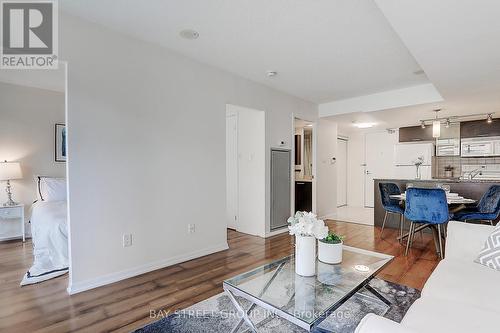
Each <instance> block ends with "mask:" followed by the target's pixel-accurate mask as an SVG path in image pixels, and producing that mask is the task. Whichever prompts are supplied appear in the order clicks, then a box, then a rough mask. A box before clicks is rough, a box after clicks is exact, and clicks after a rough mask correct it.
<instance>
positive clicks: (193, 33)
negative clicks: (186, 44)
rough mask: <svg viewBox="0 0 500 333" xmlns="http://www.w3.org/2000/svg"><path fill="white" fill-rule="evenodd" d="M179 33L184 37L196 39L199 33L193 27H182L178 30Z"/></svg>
mask: <svg viewBox="0 0 500 333" xmlns="http://www.w3.org/2000/svg"><path fill="white" fill-rule="evenodd" d="M179 35H180V36H181V37H182V38H184V39H198V37H200V33H199V32H198V31H196V30H193V29H184V30H181V32H179Z"/></svg>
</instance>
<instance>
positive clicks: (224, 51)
mask: <svg viewBox="0 0 500 333" xmlns="http://www.w3.org/2000/svg"><path fill="white" fill-rule="evenodd" d="M60 7H61V8H62V10H64V11H66V12H69V13H71V14H73V15H76V16H79V17H82V18H85V19H87V20H90V21H93V22H96V23H99V24H101V25H104V26H107V27H109V28H111V29H114V30H118V31H121V32H123V33H125V34H128V35H132V36H135V37H137V38H139V39H142V40H145V41H149V42H152V43H155V44H158V45H161V46H164V47H166V48H169V49H173V50H175V51H177V52H180V53H182V54H185V55H187V56H189V57H191V58H194V59H197V60H199V61H201V62H204V63H207V64H210V65H213V66H216V67H219V68H221V69H224V70H227V71H229V72H232V73H235V74H238V75H240V76H243V77H246V78H248V79H251V80H253V81H257V82H260V83H263V84H266V85H268V86H271V87H274V88H276V89H278V90H281V91H284V92H287V93H289V94H292V95H295V96H298V97H301V98H303V99H306V100H310V101H313V102H318V103H320V102H326V101H332V100H335V99H342V98H348V97H354V96H360V95H365V94H370V93H375V92H381V91H386V90H392V89H397V88H403V87H409V86H414V85H418V84H422V83H427V82H428V80H427V77H426V75H425V74H414V72H415V71H418V70H420V66H419V65H418V64H417V62H416V61H415V60H414V58H413V56H412V55H411V54H410V53H409V52H408V50H407V48H406V47H405V46H404V44H403V43H402V42H401V40H400V39H399V37H398V36H397V35H396V33H395V32H394V31H393V30H392V28H391V27H390V25H389V23H388V22H387V20H386V19H385V18H384V16H383V15H382V13H381V11H380V10H379V8H378V7H377V6H376V5H375V3H374V1H373V0H314V1H310V0H273V1H269V0H252V1H248V0H210V1H201V0H148V1H147V2H143V1H131V0H121V1H116V0H85V1H81V0H64V1H61V2H60ZM183 29H195V30H197V31H198V32H199V33H200V37H199V39H197V40H185V39H182V38H180V37H179V32H180V31H181V30H183ZM268 70H275V71H278V76H277V77H274V78H272V79H269V78H267V77H266V75H265V74H266V71H268Z"/></svg>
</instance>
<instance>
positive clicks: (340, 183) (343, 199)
mask: <svg viewBox="0 0 500 333" xmlns="http://www.w3.org/2000/svg"><path fill="white" fill-rule="evenodd" d="M346 205H347V140H344V139H337V207H341V206H346Z"/></svg>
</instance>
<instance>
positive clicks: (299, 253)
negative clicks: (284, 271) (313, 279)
mask: <svg viewBox="0 0 500 333" xmlns="http://www.w3.org/2000/svg"><path fill="white" fill-rule="evenodd" d="M295 273H297V274H299V275H301V276H314V275H316V238H315V237H314V236H298V235H296V236H295Z"/></svg>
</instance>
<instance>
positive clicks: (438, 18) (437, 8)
mask: <svg viewBox="0 0 500 333" xmlns="http://www.w3.org/2000/svg"><path fill="white" fill-rule="evenodd" d="M375 2H376V3H377V5H378V6H379V8H380V9H381V11H382V12H383V14H384V15H385V16H386V18H387V20H388V22H390V24H391V25H392V27H393V28H394V30H395V31H396V32H397V34H398V35H399V36H400V38H401V40H402V41H403V43H404V44H405V45H406V46H407V47H408V49H409V50H410V52H411V54H413V55H414V57H415V59H416V60H417V61H418V63H419V64H420V65H421V67H422V69H423V70H424V71H425V73H426V75H427V77H428V78H429V80H430V81H431V82H432V84H433V85H434V86H435V87H436V88H437V90H438V91H439V93H440V94H441V95H442V97H443V98H444V101H443V102H439V103H431V104H424V105H419V106H411V107H404V108H396V109H391V110H384V111H379V112H368V113H359V112H358V113H352V114H346V115H342V116H335V117H329V119H330V120H333V121H336V122H338V123H339V128H341V129H342V131H343V132H344V133H349V132H353V131H373V130H381V129H385V128H395V127H400V126H407V125H417V124H418V120H420V119H422V118H431V117H432V109H434V108H438V107H440V108H443V112H442V113H441V116H443V117H445V116H451V115H465V114H478V113H490V112H494V113H495V114H494V117H496V118H499V117H500V93H499V92H500V20H499V19H498V18H499V16H500V1H498V0H477V1H456V0H439V1H436V0H411V1H401V0H375ZM352 121H359V122H375V123H377V125H376V126H375V127H374V128H372V129H368V130H357V129H355V128H354V127H353V125H352Z"/></svg>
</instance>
